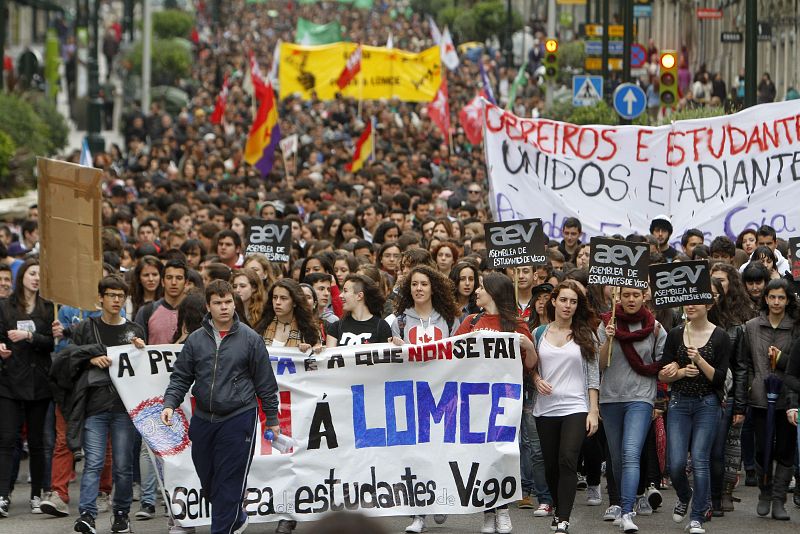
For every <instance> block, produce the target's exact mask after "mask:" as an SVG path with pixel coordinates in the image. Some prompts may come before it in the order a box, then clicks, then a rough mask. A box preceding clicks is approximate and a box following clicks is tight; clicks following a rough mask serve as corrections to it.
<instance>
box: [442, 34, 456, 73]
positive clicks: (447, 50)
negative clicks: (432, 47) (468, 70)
mask: <svg viewBox="0 0 800 534" xmlns="http://www.w3.org/2000/svg"><path fill="white" fill-rule="evenodd" d="M439 48H440V49H441V53H442V64H443V65H444V66H445V67H447V68H448V69H450V70H456V69H457V68H458V63H459V61H458V52H456V47H455V46H453V37H452V36H451V35H450V28H448V27H447V26H445V27H444V33H443V34H442V40H441V41H439Z"/></svg>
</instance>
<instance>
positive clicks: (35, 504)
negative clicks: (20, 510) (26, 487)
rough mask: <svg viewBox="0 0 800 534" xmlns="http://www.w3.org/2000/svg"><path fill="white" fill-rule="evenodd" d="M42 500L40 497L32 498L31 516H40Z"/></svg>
mask: <svg viewBox="0 0 800 534" xmlns="http://www.w3.org/2000/svg"><path fill="white" fill-rule="evenodd" d="M41 506H42V499H41V498H40V497H34V498H33V499H31V513H32V514H41V513H42V508H41Z"/></svg>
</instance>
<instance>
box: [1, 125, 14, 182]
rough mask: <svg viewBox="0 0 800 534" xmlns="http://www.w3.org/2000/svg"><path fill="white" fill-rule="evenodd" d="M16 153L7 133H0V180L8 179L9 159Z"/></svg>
mask: <svg viewBox="0 0 800 534" xmlns="http://www.w3.org/2000/svg"><path fill="white" fill-rule="evenodd" d="M16 152H17V145H16V144H14V140H13V139H11V136H10V135H8V134H7V133H5V132H3V131H0V180H3V181H5V179H6V178H8V176H9V174H10V172H11V169H10V164H11V158H13V157H14V154H15V153H16Z"/></svg>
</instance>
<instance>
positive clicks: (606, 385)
mask: <svg viewBox="0 0 800 534" xmlns="http://www.w3.org/2000/svg"><path fill="white" fill-rule="evenodd" d="M611 315H612V314H611V312H607V313H604V314H602V315H601V318H602V320H603V322H602V324H600V326H599V328H598V332H597V335H598V337H599V339H600V342H601V343H602V344H603V345H602V347H601V348H600V369H601V370H602V371H603V378H602V380H601V382H600V415H601V416H602V418H603V425H604V426H605V432H606V440H607V441H608V450H609V453H610V455H611V465H612V468H613V470H614V479H615V480H616V481H617V483H618V484H619V485H620V488H619V491H620V505H621V510H620V511H619V518H618V520H619V523H620V528H621V530H623V531H624V532H626V533H628V534H630V533H632V532H636V531H637V530H638V527H637V526H636V525H635V524H634V522H633V518H634V516H635V515H636V513H635V512H634V504H635V503H636V496H637V489H638V486H639V465H640V464H639V460H640V457H641V453H642V448H643V447H644V443H645V440H646V439H647V432H648V431H649V430H650V421H651V419H652V416H653V406H654V402H655V398H656V382H657V380H658V371H659V370H660V369H661V366H660V364H659V361H658V360H659V359H660V358H661V353H662V351H663V350H664V343H665V342H666V339H667V333H666V331H665V330H664V328H662V327H661V325H660V324H659V323H658V322H657V321H656V319H655V317H654V316H653V314H652V313H651V312H650V311H649V310H648V309H647V308H646V307H645V306H644V292H643V291H642V290H641V289H633V288H623V289H622V290H621V291H620V299H619V303H618V304H617V306H616V312H615V316H616V317H615V319H612V317H611ZM609 346H611V347H613V348H612V352H611V355H610V356H609ZM616 521H617V520H616V519H615V522H616Z"/></svg>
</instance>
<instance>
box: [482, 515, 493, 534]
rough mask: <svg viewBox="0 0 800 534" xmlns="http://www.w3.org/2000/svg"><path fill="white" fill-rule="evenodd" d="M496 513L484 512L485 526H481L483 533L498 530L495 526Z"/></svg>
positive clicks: (491, 532)
mask: <svg viewBox="0 0 800 534" xmlns="http://www.w3.org/2000/svg"><path fill="white" fill-rule="evenodd" d="M495 515H496V514H493V513H488V514H487V513H486V512H484V513H483V526H482V527H481V534H494V533H495V532H497V530H496V529H495V526H494V523H495V521H494V519H495Z"/></svg>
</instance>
